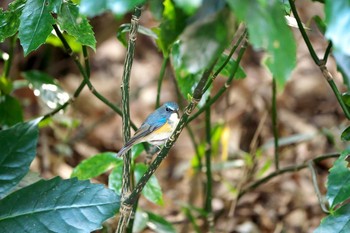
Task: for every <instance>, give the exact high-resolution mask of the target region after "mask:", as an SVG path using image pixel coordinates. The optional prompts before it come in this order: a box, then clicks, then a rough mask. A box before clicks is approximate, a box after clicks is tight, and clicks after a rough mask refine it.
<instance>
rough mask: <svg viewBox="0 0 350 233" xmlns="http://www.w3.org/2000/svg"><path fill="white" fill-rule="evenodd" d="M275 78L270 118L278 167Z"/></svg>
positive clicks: (276, 167)
mask: <svg viewBox="0 0 350 233" xmlns="http://www.w3.org/2000/svg"><path fill="white" fill-rule="evenodd" d="M276 93H277V88H276V79H275V78H273V79H272V107H271V119H272V129H273V139H274V140H273V141H274V146H275V148H274V157H275V169H276V170H278V169H279V154H278V126H277V106H276V105H277V103H276Z"/></svg>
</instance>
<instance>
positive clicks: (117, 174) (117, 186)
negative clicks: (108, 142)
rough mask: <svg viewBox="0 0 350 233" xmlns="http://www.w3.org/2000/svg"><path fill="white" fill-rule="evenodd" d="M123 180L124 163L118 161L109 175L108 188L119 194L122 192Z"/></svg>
mask: <svg viewBox="0 0 350 233" xmlns="http://www.w3.org/2000/svg"><path fill="white" fill-rule="evenodd" d="M122 181H123V163H117V165H116V166H115V167H114V168H113V170H112V172H111V174H110V175H109V176H108V188H110V189H112V190H114V192H115V193H116V194H118V195H120V194H121V190H122Z"/></svg>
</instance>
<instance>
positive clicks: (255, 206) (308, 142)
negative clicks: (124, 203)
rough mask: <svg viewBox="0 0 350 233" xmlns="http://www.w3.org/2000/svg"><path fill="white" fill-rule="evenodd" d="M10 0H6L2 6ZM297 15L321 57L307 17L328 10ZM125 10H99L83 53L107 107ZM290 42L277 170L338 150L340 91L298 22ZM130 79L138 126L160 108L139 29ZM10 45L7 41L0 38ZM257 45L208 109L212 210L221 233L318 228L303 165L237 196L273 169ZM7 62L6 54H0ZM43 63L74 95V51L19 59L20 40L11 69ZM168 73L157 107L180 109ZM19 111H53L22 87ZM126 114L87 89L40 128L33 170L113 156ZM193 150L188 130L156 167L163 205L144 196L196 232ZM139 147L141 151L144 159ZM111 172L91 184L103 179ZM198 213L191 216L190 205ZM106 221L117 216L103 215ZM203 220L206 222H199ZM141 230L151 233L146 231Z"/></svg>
mask: <svg viewBox="0 0 350 233" xmlns="http://www.w3.org/2000/svg"><path fill="white" fill-rule="evenodd" d="M7 2H8V1H1V3H0V6H1V7H4V8H6V6H7ZM296 3H297V7H298V11H299V14H300V16H301V18H302V21H303V22H304V23H305V24H306V25H307V26H308V27H309V28H310V30H309V31H308V34H309V36H310V39H311V42H312V44H313V46H314V48H315V50H316V52H317V54H318V55H320V56H323V54H324V51H325V49H326V47H327V41H325V40H324V39H323V36H322V35H321V34H320V33H319V31H318V29H317V28H316V25H315V24H314V22H313V21H311V18H312V17H313V16H314V15H320V16H321V17H322V16H323V8H322V7H323V5H321V4H318V3H314V2H311V1H297V2H296ZM126 22H130V15H127V16H126V17H124V18H123V19H115V18H114V17H113V16H112V15H109V14H104V15H101V16H98V17H96V18H94V19H92V20H91V24H92V25H93V29H94V32H95V36H96V39H97V50H96V52H94V51H92V50H89V56H90V62H91V64H90V65H91V81H92V83H93V85H94V87H95V88H96V90H97V91H99V92H100V93H101V94H103V95H104V96H105V97H107V98H108V99H109V100H110V101H112V102H113V103H118V104H119V105H120V103H121V91H120V85H121V77H122V72H123V63H124V58H125V53H126V48H125V47H124V46H123V45H122V44H121V43H120V42H119V41H118V40H117V38H116V30H117V29H118V27H119V26H120V25H121V24H123V23H126ZM157 24H158V23H157V21H156V20H154V19H153V17H152V15H151V13H150V12H149V10H148V9H147V8H145V9H144V10H143V12H142V16H141V19H140V25H143V26H145V27H147V28H152V27H155V26H157ZM293 33H294V36H295V38H296V41H297V67H296V69H295V70H294V71H293V73H292V75H291V77H290V80H289V81H288V83H287V85H286V87H285V89H284V90H279V92H278V96H277V108H278V127H279V135H280V137H281V140H280V144H281V146H280V148H279V153H280V161H281V162H280V167H281V168H283V167H285V166H289V165H295V164H301V163H303V162H304V161H307V160H310V159H312V158H313V157H315V156H319V155H322V154H327V153H331V152H336V151H339V150H340V148H344V145H343V142H341V141H340V139H339V138H340V134H341V132H342V130H343V129H344V128H345V122H346V120H345V117H344V116H343V113H342V111H341V108H340V106H339V104H338V102H337V101H336V98H335V96H334V94H333V92H332V90H331V89H330V87H329V86H328V84H327V82H326V81H325V80H324V77H323V75H322V74H321V72H320V70H319V68H318V67H317V66H316V65H315V64H314V62H313V61H312V59H311V57H310V54H309V52H308V50H307V48H306V45H305V43H304V41H303V39H302V38H301V35H300V33H299V31H298V29H293ZM136 44H137V45H136V49H135V59H134V63H133V67H132V73H131V81H130V95H131V99H130V102H131V106H130V112H131V118H132V120H133V122H135V124H136V125H137V126H140V124H141V123H142V122H143V120H144V119H145V118H146V116H147V115H148V114H149V113H151V112H152V111H153V110H154V108H155V101H156V93H157V81H158V77H159V72H160V69H161V64H162V59H163V58H162V54H161V52H160V51H158V50H157V47H156V46H155V42H154V41H153V40H152V39H151V38H150V37H147V36H144V35H138V38H137V42H136ZM0 48H1V50H3V51H8V49H9V44H8V43H7V42H5V43H2V44H0ZM263 55H264V53H263V52H262V51H254V50H253V48H251V47H248V49H247V52H246V53H245V55H244V57H243V61H242V63H241V66H242V67H243V68H244V71H245V72H246V75H247V77H246V78H245V79H243V80H235V81H234V82H233V84H232V85H231V86H230V87H229V90H227V92H226V94H224V95H223V97H222V98H220V99H219V100H218V101H217V102H216V103H215V104H214V105H213V107H212V119H211V122H212V125H213V128H215V131H214V132H213V144H215V145H216V149H215V150H214V153H213V164H212V166H213V172H214V176H213V179H214V187H213V210H214V214H215V229H216V232H242V233H243V232H251V233H263V232H264V233H265V232H266V233H267V232H276V233H278V232H313V230H314V229H315V228H316V227H317V226H318V225H319V223H320V220H321V218H322V217H324V216H325V215H324V214H323V213H322V210H321V208H320V206H319V204H318V200H317V196H316V193H315V191H314V188H313V185H312V181H311V175H310V171H309V170H308V169H303V170H301V171H296V172H290V173H286V174H283V175H279V176H277V177H276V178H274V179H272V180H270V181H268V182H267V183H265V184H263V185H261V186H259V187H258V188H257V189H255V190H253V191H249V192H248V193H246V194H245V195H243V196H242V197H241V198H240V199H239V200H238V201H237V193H238V191H239V190H240V189H242V188H244V187H245V186H246V185H247V184H249V183H250V182H252V181H253V180H256V179H259V178H261V177H264V176H266V175H268V174H269V173H270V172H271V171H273V170H274V166H273V154H274V148H273V133H272V123H271V98H272V91H271V90H272V77H271V74H270V73H269V72H268V71H267V70H266V69H265V68H264V67H263V66H262V65H261V59H262V58H263ZM327 67H328V69H329V71H330V72H331V73H332V75H333V76H334V78H335V81H336V83H337V85H338V88H339V89H340V90H342V91H345V90H346V89H345V87H343V84H342V77H341V75H340V74H339V73H338V72H337V71H336V65H335V63H334V60H333V58H332V57H330V59H329V60H328V63H327ZM0 69H3V61H2V60H1V61H0ZM33 69H35V70H41V71H44V72H47V73H48V74H50V75H51V76H52V77H55V79H57V80H58V82H59V84H60V86H61V87H62V89H63V90H64V91H65V92H67V93H69V94H70V95H72V93H73V92H74V91H75V90H76V88H77V87H78V86H79V84H80V82H81V80H82V77H81V75H80V74H79V72H78V70H77V68H76V67H75V65H74V63H73V62H72V59H71V58H70V57H69V56H68V55H66V54H65V52H64V51H63V50H62V49H61V48H57V47H54V46H51V45H45V46H42V47H40V48H39V49H38V50H37V51H34V52H32V53H30V54H29V55H28V56H27V57H23V51H22V49H21V47H20V45H19V44H18V46H17V47H16V49H15V56H14V61H13V67H12V69H11V73H10V76H11V77H14V78H15V79H18V80H20V79H22V78H23V77H22V74H21V72H23V71H27V70H33ZM225 81H226V78H224V77H220V76H219V77H218V78H217V79H216V80H215V82H214V87H213V89H212V93H214V94H215V93H216V91H217V90H218V89H219V88H220V87H221V86H223V85H224V83H225ZM178 93H179V90H178V88H177V86H176V82H175V78H174V72H173V70H172V68H171V66H170V65H169V66H168V67H167V69H166V73H165V79H164V82H163V87H162V91H161V103H164V102H166V101H176V102H178V103H179V104H180V106H186V105H187V101H186V100H185V99H183V98H181V97H180V95H179V94H178ZM14 96H16V97H17V98H18V99H19V100H20V103H21V106H22V107H23V109H24V118H25V119H31V118H34V117H36V116H39V115H42V114H45V113H47V112H49V111H50V109H49V108H48V107H47V106H46V105H45V104H44V103H43V102H42V100H41V99H39V98H37V97H36V96H35V95H34V92H33V91H32V90H31V89H29V88H22V89H20V90H17V91H16V92H15V94H14ZM190 126H191V128H192V130H193V133H194V136H195V141H196V142H197V143H201V142H204V140H205V138H204V137H205V134H204V130H205V129H204V114H202V116H200V117H198V118H197V119H196V120H195V121H193V122H191V124H190ZM121 132H122V129H121V117H120V116H118V115H116V114H115V113H114V112H112V110H110V109H109V108H108V107H107V106H106V105H104V104H103V103H102V102H101V101H100V100H98V99H97V98H95V97H94V96H93V95H92V94H91V92H90V91H89V90H88V89H87V88H85V89H84V90H83V92H82V93H81V94H80V96H79V97H78V98H77V99H76V101H75V102H74V103H73V104H72V105H71V106H69V107H68V108H67V109H66V111H65V112H64V114H57V115H55V117H54V120H53V121H52V122H50V123H49V125H48V126H47V127H45V128H43V129H41V131H40V141H39V147H38V150H37V153H38V156H37V157H36V158H35V160H34V162H33V163H32V165H31V170H32V171H35V172H39V173H40V174H41V175H42V176H43V177H45V178H51V177H54V176H57V175H58V176H61V177H63V178H69V177H70V175H71V173H72V170H73V168H74V167H75V166H77V165H78V164H79V163H80V162H81V161H83V160H84V159H86V158H88V157H91V156H93V155H96V154H98V153H100V152H106V151H112V152H117V151H118V150H119V149H120V148H121V147H122V145H123V140H122V135H121ZM195 153H196V152H195V150H194V147H193V143H192V141H191V138H190V137H189V134H188V131H187V130H184V131H183V132H182V134H181V135H180V137H179V139H178V140H177V142H176V144H175V146H174V147H173V148H172V149H171V150H170V154H169V156H168V157H167V158H166V159H165V160H164V162H163V163H162V164H161V166H160V168H159V169H158V170H157V171H156V173H155V174H156V177H157V178H158V180H159V182H160V186H161V187H162V191H163V195H164V196H163V198H164V204H163V205H162V206H157V205H155V204H153V203H151V202H149V201H147V200H146V199H144V198H143V197H141V199H140V202H139V206H140V208H141V209H143V210H148V211H152V212H154V213H156V214H159V215H162V216H163V217H164V218H166V219H167V220H168V221H169V222H171V223H173V224H174V226H175V228H176V229H177V231H178V232H192V231H193V229H192V228H191V225H190V223H189V220H188V218H187V217H186V215H185V211H184V209H186V208H187V207H188V206H198V207H201V206H202V205H203V201H204V198H203V197H204V196H203V194H204V193H205V192H203V182H204V179H205V174H204V171H203V172H198V171H196V170H195V168H194V162H193V158H194V156H195ZM144 157H145V156H144V155H142V156H140V157H139V159H138V160H139V161H140V162H143V159H144ZM249 161H253V163H254V164H255V166H256V167H255V168H254V169H255V171H256V172H255V175H254V176H253V177H251V176H249V175H248V174H247V173H246V172H247V169H245V167H246V164H247V163H249ZM332 161H333V160H325V161H323V162H322V163H321V164H320V166H318V167H317V172H318V175H319V176H318V179H319V186H320V188H321V192H322V193H325V191H326V190H325V183H326V176H327V174H328V169H329V168H330V167H331V165H332ZM107 181H108V179H107V175H102V176H100V177H98V179H96V180H94V182H102V183H105V184H107ZM194 215H195V216H196V213H194ZM110 221H111V222H110V223H111V224H112V225H113V224H116V222H113V221H114V220H110ZM199 223H201V220H200V219H199ZM144 232H152V230H145V231H144Z"/></svg>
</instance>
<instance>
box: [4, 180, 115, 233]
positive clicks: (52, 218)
mask: <svg viewBox="0 0 350 233" xmlns="http://www.w3.org/2000/svg"><path fill="white" fill-rule="evenodd" d="M14 203H15V205H14ZM119 206H120V197H119V196H117V195H116V194H115V193H114V192H113V191H112V190H109V189H106V188H105V187H104V186H103V185H101V184H91V183H90V182H88V181H79V180H77V179H69V180H62V179H61V178H59V177H56V178H53V179H51V180H41V181H39V182H36V183H34V184H32V185H30V186H27V187H25V188H23V189H21V190H19V191H16V192H14V193H12V194H10V195H9V196H7V197H5V198H4V199H2V200H1V201H0V229H2V232H77V233H78V232H81V233H83V232H91V231H93V230H96V229H100V228H102V223H103V222H104V221H105V220H106V219H108V218H110V217H112V216H113V215H114V214H115V213H116V212H117V211H118V209H119ZM19 223H20V224H19Z"/></svg>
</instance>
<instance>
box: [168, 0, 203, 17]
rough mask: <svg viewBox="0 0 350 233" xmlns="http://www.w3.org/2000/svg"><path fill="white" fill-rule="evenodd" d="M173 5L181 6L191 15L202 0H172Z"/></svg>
mask: <svg viewBox="0 0 350 233" xmlns="http://www.w3.org/2000/svg"><path fill="white" fill-rule="evenodd" d="M174 2H175V5H176V6H178V7H179V8H181V9H182V10H183V11H184V12H186V14H188V15H192V14H193V13H195V12H196V10H198V8H199V7H200V6H201V4H202V0H191V1H188V0H174Z"/></svg>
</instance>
